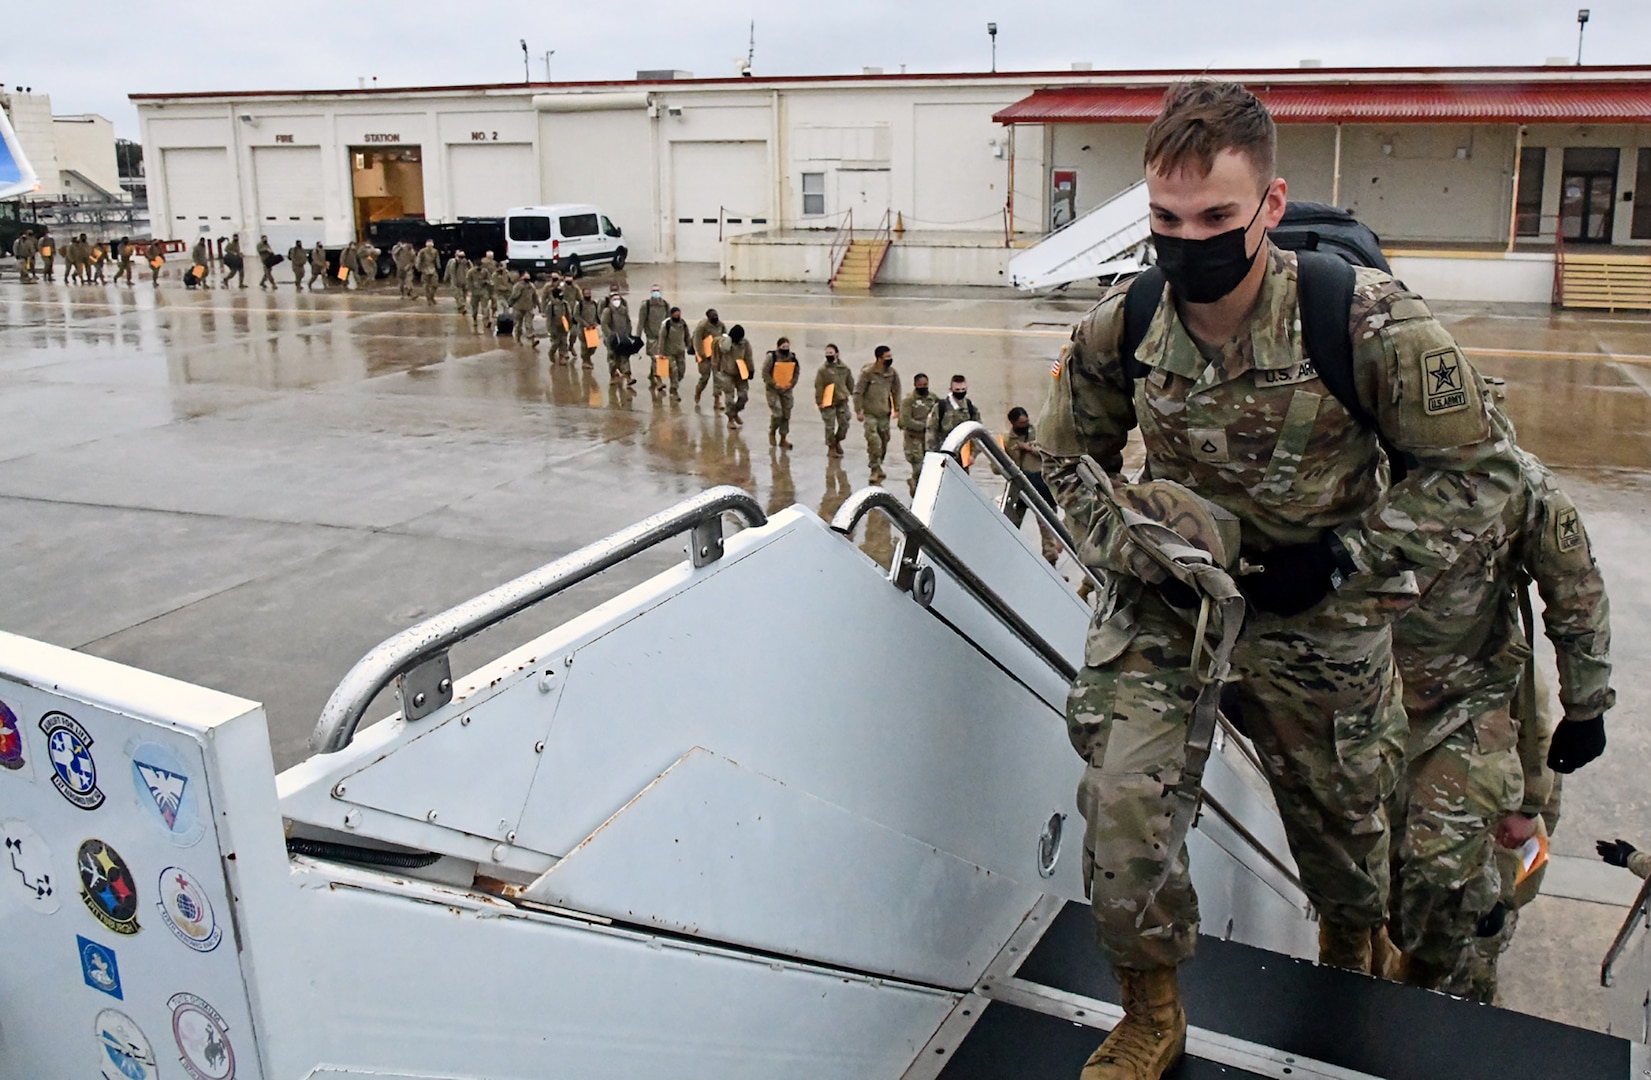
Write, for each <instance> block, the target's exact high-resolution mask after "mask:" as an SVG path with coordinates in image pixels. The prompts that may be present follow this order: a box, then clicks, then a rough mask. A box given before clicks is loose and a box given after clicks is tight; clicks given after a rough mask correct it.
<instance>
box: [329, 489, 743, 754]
mask: <svg viewBox="0 0 1651 1080" xmlns="http://www.w3.org/2000/svg"><path fill="white" fill-rule="evenodd" d="M724 514H733V515H735V516H736V517H738V518H740V519H741V520H742V521H743V522H744V523H745V525H746V526H748V527H750V528H757V527H760V526H762V525H766V524H767V523H768V517H767V515H766V514H764V513H763V509H762V507H761V506H760V505H759V504H758V503H757V501H756V500H755V499H753V498H752V497H751V496H750V495H748V494H747V493H746V492H744V491H742V490H740V489H739V488H737V487H732V486H728V485H724V486H721V487H714V488H712V489H711V490H709V491H706V492H703V493H701V494H699V495H696V496H694V497H693V498H691V499H688V500H686V501H684V502H681V503H678V504H677V505H676V506H673V507H671V508H670V509H668V510H663V511H661V512H660V513H657V514H655V515H653V516H652V517H649V518H645V519H643V520H642V521H639V522H637V523H636V524H635V525H632V526H631V527H630V528H628V529H621V530H620V531H619V532H616V533H614V534H613V535H612V536H609V537H608V538H607V539H605V540H598V541H597V542H596V543H594V544H590V545H587V546H586V547H582V548H580V549H579V550H578V551H575V552H572V553H570V554H567V555H564V556H562V557H561V558H560V559H557V560H556V561H554V562H551V563H546V564H545V565H544V566H541V567H540V568H539V569H537V570H533V571H530V572H528V573H526V574H523V575H522V576H521V577H519V578H516V579H515V580H513V581H508V582H505V583H504V584H503V585H500V586H498V587H497V588H494V589H490V590H488V591H487V592H485V593H482V594H481V595H480V596H477V597H474V598H473V599H470V600H466V601H465V602H464V603H462V604H459V605H458V606H456V607H452V608H448V609H447V610H446V611H444V612H442V613H441V614H439V615H434V616H432V617H430V618H428V619H425V620H424V621H423V622H421V623H418V624H417V625H414V626H410V627H408V628H407V629H405V630H403V631H401V633H399V634H395V635H393V636H391V637H388V638H386V639H385V640H384V641H382V642H380V643H379V644H378V645H377V646H375V647H374V648H373V650H372V651H371V652H369V653H367V655H366V656H363V657H362V658H361V659H360V660H358V661H356V664H355V666H354V667H352V668H351V669H350V670H349V673H348V674H346V675H345V676H344V678H343V681H341V682H340V683H339V684H338V688H337V689H335V690H334V691H333V692H332V697H331V698H329V699H328V700H327V704H326V707H325V708H323V709H322V710H321V719H320V720H319V721H318V722H317V723H316V725H315V733H314V734H313V735H311V736H310V747H311V749H313V750H314V751H315V752H316V753H318V754H331V753H335V752H337V751H339V750H342V749H344V748H345V747H346V746H349V745H350V741H351V740H352V739H353V738H355V731H356V728H357V727H358V726H359V725H360V723H361V718H362V716H363V715H365V713H366V711H367V707H368V706H369V705H371V704H372V701H373V699H374V698H375V697H377V696H378V694H379V692H380V691H382V690H383V689H384V688H385V687H387V686H389V685H390V683H391V682H393V681H397V680H400V682H401V694H402V712H403V715H404V716H406V717H407V718H408V719H413V720H416V719H419V718H421V717H423V716H428V715H429V714H430V713H432V712H434V711H435V710H436V709H438V708H440V707H441V706H442V705H445V704H446V703H447V702H448V701H451V700H452V679H451V677H450V676H448V675H447V673H446V668H447V650H449V649H451V648H452V647H453V646H454V645H457V644H458V643H459V642H461V641H463V640H465V639H466V638H468V637H472V636H473V635H475V634H478V633H480V632H481V631H483V630H486V629H487V628H488V627H490V626H495V625H497V624H499V623H501V622H503V621H504V620H506V619H508V618H510V617H511V616H512V615H516V614H519V613H520V612H522V611H524V610H526V609H527V608H529V607H532V606H533V605H534V604H537V603H539V602H540V601H541V600H545V599H548V598H549V597H552V596H555V595H556V594H557V593H560V592H562V591H564V590H566V589H568V588H570V587H571V586H574V585H577V584H578V583H579V582H581V581H585V580H586V579H588V578H592V577H595V576H596V575H597V574H600V573H601V572H602V571H604V570H607V569H610V568H611V567H614V566H616V565H618V564H619V563H621V562H624V561H625V560H626V559H629V558H630V557H631V556H633V555H638V554H640V553H642V552H644V551H647V550H648V549H649V548H652V547H656V546H658V545H659V544H662V543H664V542H665V541H666V540H669V539H671V538H672V537H675V536H680V535H682V534H683V533H685V532H692V534H693V540H692V543H691V544H690V546H689V550H688V554H689V557H690V559H691V561H692V562H693V565H695V566H705V565H707V564H709V563H713V562H715V561H716V560H717V559H719V558H721V557H722V515H724ZM433 666H434V667H435V668H437V669H439V671H437V673H436V674H433V675H431V676H430V677H429V678H428V679H426V680H424V681H425V682H427V683H428V685H427V686H425V687H424V688H423V689H418V690H415V689H413V688H410V687H409V686H408V682H409V681H410V680H413V678H414V676H416V675H418V674H419V673H421V672H429V671H431V670H432V667H433ZM437 699H440V700H437Z"/></svg>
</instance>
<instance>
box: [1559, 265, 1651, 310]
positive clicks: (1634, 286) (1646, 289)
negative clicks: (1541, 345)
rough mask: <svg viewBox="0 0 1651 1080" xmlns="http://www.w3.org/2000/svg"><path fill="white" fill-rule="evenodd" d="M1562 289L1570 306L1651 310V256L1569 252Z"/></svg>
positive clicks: (1563, 300)
mask: <svg viewBox="0 0 1651 1080" xmlns="http://www.w3.org/2000/svg"><path fill="white" fill-rule="evenodd" d="M1560 289H1561V293H1560V295H1561V297H1562V304H1563V306H1565V307H1568V308H1593V309H1603V310H1610V311H1624V310H1627V311H1651V257H1647V256H1644V255H1569V256H1566V257H1565V262H1564V268H1563V271H1562V277H1561V285H1560Z"/></svg>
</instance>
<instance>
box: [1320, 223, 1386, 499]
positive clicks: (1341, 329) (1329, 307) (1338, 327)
mask: <svg viewBox="0 0 1651 1080" xmlns="http://www.w3.org/2000/svg"><path fill="white" fill-rule="evenodd" d="M1296 267H1297V272H1296V285H1297V288H1298V289H1299V295H1300V306H1301V344H1302V347H1303V349H1304V350H1305V351H1306V353H1307V355H1308V356H1309V357H1310V358H1311V359H1312V361H1313V366H1314V367H1315V368H1316V369H1317V370H1318V376H1319V379H1320V380H1321V381H1322V382H1323V383H1324V387H1325V389H1326V390H1329V391H1330V392H1331V393H1332V394H1334V395H1335V396H1336V400H1337V401H1339V402H1341V404H1342V407H1343V408H1345V409H1346V410H1347V411H1348V413H1350V414H1351V415H1352V417H1353V419H1354V420H1357V421H1358V422H1359V426H1361V427H1363V428H1365V429H1367V430H1369V431H1371V432H1374V433H1375V436H1376V441H1377V442H1379V443H1380V444H1381V447H1382V451H1383V452H1384V453H1386V454H1387V462H1388V468H1389V470H1390V473H1391V477H1392V481H1393V483H1395V484H1397V483H1399V482H1400V481H1401V480H1403V479H1404V478H1405V476H1406V474H1408V473H1409V472H1410V470H1411V468H1412V467H1413V466H1414V465H1415V459H1414V458H1413V457H1411V455H1409V454H1406V453H1404V452H1403V451H1401V450H1399V448H1398V447H1396V446H1394V445H1393V444H1392V443H1390V442H1388V440H1387V436H1385V435H1383V434H1382V430H1381V428H1380V427H1379V426H1378V425H1377V423H1376V418H1375V417H1374V416H1372V415H1371V414H1370V410H1369V409H1366V408H1365V407H1364V403H1363V402H1361V401H1360V400H1359V391H1358V383H1357V380H1356V379H1355V378H1354V375H1353V337H1352V328H1351V327H1350V326H1349V323H1350V322H1351V321H1352V318H1353V290H1354V289H1355V288H1356V287H1357V286H1358V274H1357V273H1356V272H1355V271H1354V269H1353V266H1352V264H1351V263H1349V262H1347V260H1345V259H1343V258H1342V257H1341V256H1339V255H1332V254H1330V253H1328V252H1323V251H1298V252H1296Z"/></svg>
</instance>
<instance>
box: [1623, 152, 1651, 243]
mask: <svg viewBox="0 0 1651 1080" xmlns="http://www.w3.org/2000/svg"><path fill="white" fill-rule="evenodd" d="M1628 235H1629V236H1631V237H1633V238H1634V239H1635V240H1651V146H1644V147H1641V148H1640V160H1639V168H1637V169H1636V170H1634V221H1633V227H1632V228H1630V229H1629V231H1628Z"/></svg>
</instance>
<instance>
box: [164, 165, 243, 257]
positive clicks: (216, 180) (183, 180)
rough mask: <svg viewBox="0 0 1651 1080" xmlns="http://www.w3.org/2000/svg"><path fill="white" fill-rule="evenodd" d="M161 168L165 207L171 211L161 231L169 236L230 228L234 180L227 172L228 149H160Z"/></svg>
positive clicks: (182, 236) (185, 237)
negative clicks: (170, 216)
mask: <svg viewBox="0 0 1651 1080" xmlns="http://www.w3.org/2000/svg"><path fill="white" fill-rule="evenodd" d="M161 169H162V171H163V172H164V173H165V177H166V208H167V212H168V213H170V214H171V215H172V219H171V221H170V222H167V223H166V224H167V226H168V228H167V229H166V230H165V231H166V232H169V233H170V234H171V236H172V238H173V239H177V240H191V239H194V238H195V237H197V236H201V235H205V234H211V235H213V236H219V235H222V234H224V233H229V232H233V231H234V228H235V226H234V221H233V220H232V219H233V217H234V214H235V182H234V180H233V179H232V178H231V177H230V174H229V151H227V150H225V149H224V148H223V147H221V146H205V147H198V146H188V147H176V148H173V149H167V150H162V151H161ZM160 224H161V223H160V222H156V225H157V226H159V225H160ZM157 231H160V230H157Z"/></svg>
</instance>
